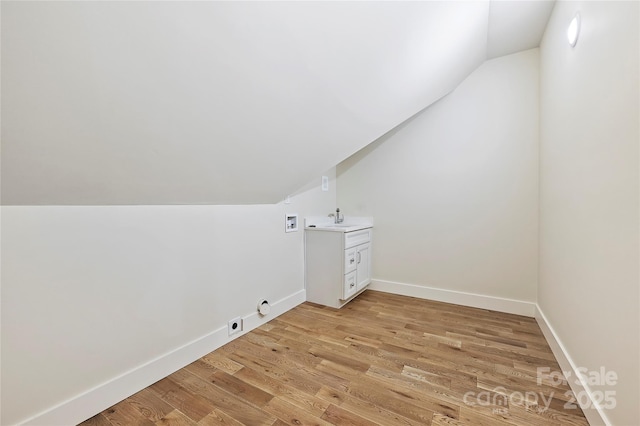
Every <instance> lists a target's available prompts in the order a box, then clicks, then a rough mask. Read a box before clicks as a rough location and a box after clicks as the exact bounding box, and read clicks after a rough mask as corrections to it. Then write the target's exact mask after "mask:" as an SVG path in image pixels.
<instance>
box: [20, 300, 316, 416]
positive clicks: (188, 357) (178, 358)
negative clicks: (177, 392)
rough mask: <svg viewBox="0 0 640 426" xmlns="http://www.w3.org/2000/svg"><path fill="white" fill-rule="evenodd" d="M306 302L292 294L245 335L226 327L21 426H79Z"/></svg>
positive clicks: (252, 318)
mask: <svg viewBox="0 0 640 426" xmlns="http://www.w3.org/2000/svg"><path fill="white" fill-rule="evenodd" d="M306 298H307V295H306V291H305V290H300V291H298V292H296V293H293V294H291V295H290V296H287V297H285V298H284V299H281V300H278V301H277V302H274V303H272V304H271V313H269V315H266V316H264V317H261V316H260V315H259V314H258V313H257V312H256V313H252V314H249V315H247V316H246V317H244V318H243V331H242V332H240V333H238V334H236V335H234V336H231V337H229V336H228V329H227V326H226V325H225V326H224V327H221V328H219V329H217V330H214V331H212V332H211V333H209V334H207V335H205V336H202V337H200V338H198V339H195V340H193V341H191V342H189V343H187V344H185V345H183V346H181V347H179V348H177V349H174V350H172V351H171V352H168V353H166V354H164V355H161V356H159V357H157V358H155V359H152V360H151V361H149V362H147V363H145V364H143V365H140V366H139V367H136V368H134V369H133V370H130V371H128V372H126V373H124V374H122V375H120V376H118V377H115V378H113V379H111V380H109V381H108V382H105V383H103V384H101V385H98V386H96V387H94V388H93V389H90V390H88V391H86V392H84V393H82V394H80V395H78V396H76V397H74V398H71V399H69V400H67V401H64V402H63V403H61V404H59V405H57V406H55V407H52V408H50V409H47V410H46V411H44V412H42V413H39V414H37V415H35V416H33V417H31V418H29V419H26V420H24V421H22V422H20V423H19V424H21V425H48V426H54V425H60V426H64V425H71V424H78V423H80V422H82V421H84V420H86V419H88V418H90V417H92V416H94V415H95V414H96V413H99V412H101V411H103V410H105V409H107V408H109V407H110V406H112V405H114V404H116V403H118V402H119V401H122V400H123V399H125V398H127V397H128V396H130V395H133V394H134V393H136V392H138V391H140V390H142V389H144V388H146V387H147V386H149V385H151V384H153V383H155V382H157V381H158V380H160V379H162V378H164V377H166V376H168V375H169V374H171V373H173V372H175V371H177V370H179V369H180V368H182V367H184V366H186V365H188V364H190V363H192V362H193V361H195V360H197V359H198V358H200V357H202V356H204V355H206V354H208V353H209V352H212V351H214V350H216V349H217V348H219V347H221V346H223V345H224V344H226V343H228V342H230V341H231V340H233V339H235V338H237V337H240V336H242V335H243V334H246V333H248V332H249V331H251V330H253V329H254V328H256V327H259V326H260V325H262V324H264V323H265V322H268V321H269V320H272V319H273V318H275V317H277V316H278V315H281V314H283V313H285V312H287V311H288V310H290V309H292V308H294V307H296V306H297V305H299V304H300V303H302V302H304V301H305V300H306ZM256 308H257V307H256Z"/></svg>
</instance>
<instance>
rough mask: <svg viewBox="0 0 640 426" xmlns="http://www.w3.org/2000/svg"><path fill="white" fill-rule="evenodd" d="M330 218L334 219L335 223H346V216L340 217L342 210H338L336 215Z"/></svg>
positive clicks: (331, 215)
mask: <svg viewBox="0 0 640 426" xmlns="http://www.w3.org/2000/svg"><path fill="white" fill-rule="evenodd" d="M329 217H332V218H333V223H342V222H344V215H342V217H341V216H340V209H339V208H338V209H336V214H333V213H331V214H329Z"/></svg>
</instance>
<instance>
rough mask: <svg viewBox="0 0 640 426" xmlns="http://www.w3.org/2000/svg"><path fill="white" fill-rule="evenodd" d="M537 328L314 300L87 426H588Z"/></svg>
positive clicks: (477, 315) (467, 313)
mask: <svg viewBox="0 0 640 426" xmlns="http://www.w3.org/2000/svg"><path fill="white" fill-rule="evenodd" d="M545 367H546V368H548V369H549V371H550V372H555V371H560V367H559V366H558V364H557V362H556V360H555V358H554V356H553V354H552V353H551V350H550V349H549V346H548V345H547V343H546V341H545V339H544V337H543V336H542V333H541V331H540V329H539V328H538V325H537V324H536V322H535V320H534V319H532V318H527V317H522V316H518V315H510V314H503V313H498V312H492V311H487V310H482V309H475V308H468V307H463V306H457V305H450V304H446V303H440V302H432V301H426V300H421V299H415V298H410V297H404V296H396V295H391V294H387V293H380V292H375V291H366V292H365V293H363V294H362V295H360V296H359V297H358V298H357V299H356V300H354V301H352V302H351V303H349V304H348V305H346V306H345V307H344V308H342V309H340V310H336V309H332V308H327V307H323V306H319V305H315V304H312V303H304V304H302V305H300V306H298V307H296V308H294V309H293V310H291V311H289V312H287V313H286V314H284V315H281V316H280V317H278V318H276V319H274V320H272V321H270V322H269V323H267V324H265V325H263V326H261V327H260V328H258V329H256V330H254V331H252V332H250V333H248V334H246V335H244V336H242V337H240V338H238V339H236V340H234V341H232V342H230V343H228V344H227V345H225V346H224V347H222V348H220V349H218V350H216V351H214V352H212V353H210V354H208V355H206V356H205V357H203V358H201V359H199V360H198V361H196V362H194V363H192V364H190V365H188V366H187V367H185V368H183V369H182V370H179V371H177V372H176V373H174V374H172V375H170V376H168V377H166V378H164V379H162V380H160V381H159V382H157V383H155V384H153V385H152V386H150V387H148V388H146V389H144V390H142V391H140V392H138V393H137V394H135V395H133V396H131V397H129V398H127V399H125V400H124V401H121V402H120V403H118V404H116V405H114V406H113V407H111V408H109V409H107V410H105V411H103V412H102V413H100V414H98V415H96V416H95V417H93V418H91V419H89V420H87V421H86V422H84V423H82V425H85V426H89V425H105V426H110V425H134V424H138V425H154V424H155V425H170V424H172V425H173V424H175V425H208V424H226V425H240V424H244V425H284V424H293V425H327V424H336V425H373V424H378V425H460V424H463V425H479V426H483V425H507V424H515V425H558V424H567V425H586V424H588V423H587V421H586V419H585V417H584V415H583V413H582V411H581V410H580V408H578V407H575V408H571V405H572V404H571V400H572V398H571V397H572V394H571V392H570V390H569V387H568V386H567V384H566V383H561V384H557V383H556V382H558V380H552V379H550V377H549V376H548V375H542V376H544V377H542V376H541V377H538V374H537V372H538V370H537V369H538V368H545Z"/></svg>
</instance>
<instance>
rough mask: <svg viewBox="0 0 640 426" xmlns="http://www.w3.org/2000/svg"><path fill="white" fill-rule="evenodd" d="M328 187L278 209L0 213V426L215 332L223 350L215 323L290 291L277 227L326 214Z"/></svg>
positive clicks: (293, 275)
mask: <svg viewBox="0 0 640 426" xmlns="http://www.w3.org/2000/svg"><path fill="white" fill-rule="evenodd" d="M328 174H329V175H330V176H331V181H330V189H331V190H330V191H329V192H321V191H320V177H318V179H317V182H314V184H313V185H310V186H309V187H307V190H306V191H303V192H301V193H299V194H297V195H295V196H293V197H292V203H291V204H283V203H281V204H277V205H253V206H43V207H6V206H5V207H2V322H1V323H2V419H1V420H0V423H1V424H3V425H9V424H13V423H15V422H18V421H22V420H25V419H27V418H29V417H32V416H34V415H37V414H38V413H40V412H41V411H45V410H48V409H50V408H52V407H54V406H55V405H56V404H59V403H62V402H64V401H65V400H67V399H70V398H74V397H76V396H78V395H80V394H81V393H83V392H86V391H89V390H91V389H92V388H93V387H95V386H99V385H101V384H104V383H105V382H107V381H109V380H111V379H114V378H117V376H119V375H122V374H124V373H127V372H129V370H131V369H134V368H136V367H138V366H140V365H142V364H144V363H146V362H149V361H151V360H153V359H155V358H157V357H160V356H162V355H164V354H166V353H167V352H170V351H172V350H174V349H176V348H179V347H181V346H183V345H185V344H188V343H189V342H191V341H193V340H194V339H198V338H200V337H202V336H204V335H207V334H208V333H212V332H213V331H215V330H218V329H220V328H221V327H222V328H224V330H223V332H222V333H223V334H224V336H225V337H226V334H227V332H226V325H227V321H228V320H229V319H232V318H234V317H236V316H246V315H249V314H251V313H253V312H255V311H256V306H257V302H258V300H259V299H260V298H262V297H265V298H267V299H268V300H270V301H272V302H275V301H278V300H280V299H283V298H285V297H288V296H291V295H292V294H295V293H297V292H300V291H302V290H303V286H304V276H303V256H304V251H303V234H304V231H303V230H302V228H301V230H300V231H299V232H296V233H287V234H285V232H284V216H285V213H298V214H299V215H300V219H301V220H302V218H303V217H304V216H305V215H318V214H324V213H325V212H330V211H332V210H334V209H335V170H333V171H330V172H329V173H328ZM187 358H188V355H187ZM163 373H164V374H163ZM169 373H171V371H158V372H157V374H158V375H159V376H158V377H157V378H158V379H159V378H160V377H162V376H163V375H166V374H169ZM149 384H150V383H147V385H149ZM137 390H138V389H135V388H131V389H123V391H128V393H125V394H124V395H121V398H122V397H124V396H127V395H128V394H131V393H133V392H135V391H137ZM115 402H117V400H115V401H109V400H106V401H102V403H103V406H102V408H107V407H108V406H109V405H110V404H113V403H115ZM71 411H73V410H71ZM94 413H95V411H94ZM76 415H77V414H76ZM80 420H83V419H82V418H67V419H66V421H64V422H62V423H63V424H71V423H73V422H74V421H80ZM42 422H43V421H42V420H41V421H40V423H42ZM45 423H47V424H50V421H47V422H45Z"/></svg>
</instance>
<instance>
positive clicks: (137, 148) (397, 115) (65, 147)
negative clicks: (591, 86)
mask: <svg viewBox="0 0 640 426" xmlns="http://www.w3.org/2000/svg"><path fill="white" fill-rule="evenodd" d="M499 3H503V2H499ZM504 3H510V2H504ZM515 3H518V4H520V5H523V4H529V6H526V7H530V8H532V9H536V10H541V8H540V7H538V8H536V7H535V6H533V5H534V4H536V3H537V4H542V3H547V2H515ZM516 6H517V5H512V6H504V5H498V6H497V8H498V9H496V8H495V7H494V5H493V4H490V2H489V1H471V2H458V1H445V2H437V1H430V2H269V1H265V2H134V1H131V2H56V1H54V2H7V1H3V2H2V9H1V14H2V16H1V19H2V22H1V25H2V26H1V31H2V34H1V35H2V69H1V70H2V74H1V79H2V81H1V83H2V94H1V96H2V99H1V101H2V112H1V114H2V117H1V118H2V132H1V136H2V145H1V154H2V169H1V173H2V182H1V183H2V194H1V195H2V203H3V204H5V205H12V204H18V205H45V204H54V205H55V204H62V205H69V204H75V205H85V204H247V203H251V204H254V203H273V202H277V201H279V200H281V199H282V198H283V197H285V196H286V195H287V194H289V193H292V192H294V191H295V190H296V189H297V188H299V187H300V186H302V185H304V184H306V183H307V182H309V181H310V180H311V179H314V178H316V177H318V176H319V175H320V174H321V173H322V172H323V171H324V170H327V169H329V168H331V167H333V166H334V165H336V164H337V163H339V162H340V161H341V160H343V159H345V158H346V157H348V156H349V155H351V154H353V153H354V152H356V151H358V150H359V149H361V148H362V147H364V146H366V145H367V144H369V143H371V142H372V141H374V140H375V139H376V138H378V137H379V136H381V135H382V134H384V133H385V132H387V131H389V130H390V129H392V128H393V127H395V126H396V125H398V124H399V123H401V122H402V121H404V120H406V119H407V118H409V117H410V116H412V115H414V114H415V113H417V112H418V111H420V110H421V109H423V108H425V107H426V106H428V105H430V104H431V103H433V102H434V101H436V100H437V99H439V98H440V97H442V96H443V95H445V94H446V93H448V92H449V91H451V90H452V89H453V88H455V87H456V86H457V85H458V84H459V83H460V82H461V81H462V80H463V79H464V78H465V77H466V76H467V75H469V74H470V73H471V72H472V71H473V70H474V69H475V68H477V67H478V66H479V65H480V64H481V63H482V62H483V61H484V60H485V59H486V58H487V54H488V52H490V56H496V55H499V54H504V53H501V52H506V53H513V51H517V50H523V49H527V48H531V47H535V46H537V43H539V40H540V36H541V34H542V31H543V29H544V25H545V24H546V19H548V14H547V17H546V19H545V18H544V16H543V17H542V18H540V17H539V15H536V16H538V18H536V19H531V20H530V25H529V27H527V22H528V20H527V14H524V15H522V14H519V16H520V24H519V25H518V26H519V27H520V29H519V30H518V31H523V28H524V31H525V32H526V31H529V32H530V33H535V34H534V35H533V36H531V37H529V38H528V39H527V40H526V41H523V42H521V43H520V44H518V43H515V44H514V40H513V38H514V35H515V34H514V31H513V29H511V30H509V28H507V27H509V25H504V20H505V19H507V20H508V16H507V17H506V18H505V13H502V12H501V11H502V10H506V9H505V7H507V8H508V7H513V8H516V9H517V7H516ZM519 7H522V6H519ZM532 9H531V10H532ZM542 9H544V8H542ZM547 9H548V12H549V13H550V11H551V7H550V6H548V3H547ZM541 13H542V14H544V13H545V12H544V11H543V12H541ZM506 15H509V14H508V13H507V14H506ZM490 17H491V19H490ZM500 25H502V26H503V27H502V28H501V27H500ZM534 27H535V28H534ZM492 28H493V29H492ZM496 28H497V30H496ZM536 31H537V32H536ZM536 38H537V40H536ZM531 39H533V40H534V41H533V43H531V41H530V40H531ZM506 41H508V43H506ZM505 43H506V44H505ZM532 44H533V45H532ZM514 49H515V50H514Z"/></svg>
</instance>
